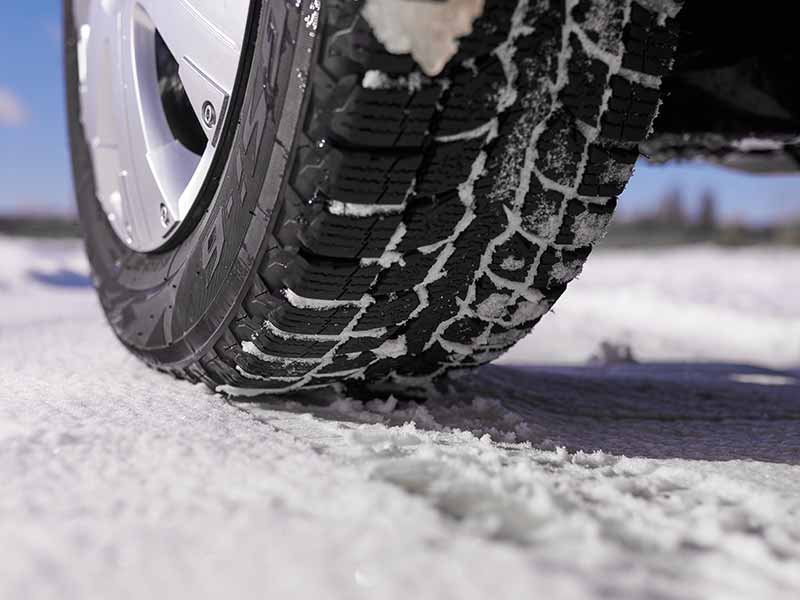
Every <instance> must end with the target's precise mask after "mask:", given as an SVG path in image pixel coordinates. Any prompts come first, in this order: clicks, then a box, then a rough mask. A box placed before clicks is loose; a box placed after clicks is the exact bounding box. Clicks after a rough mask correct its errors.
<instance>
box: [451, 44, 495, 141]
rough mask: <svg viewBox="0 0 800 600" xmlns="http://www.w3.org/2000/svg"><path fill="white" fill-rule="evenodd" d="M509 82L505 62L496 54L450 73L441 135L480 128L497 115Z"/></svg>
mask: <svg viewBox="0 0 800 600" xmlns="http://www.w3.org/2000/svg"><path fill="white" fill-rule="evenodd" d="M505 85H506V79H505V72H504V71H503V65H502V64H501V63H500V61H499V60H498V59H497V57H495V56H489V57H486V58H482V59H481V60H479V61H475V64H474V66H461V67H459V68H457V69H454V70H453V71H451V73H450V87H449V88H448V89H447V91H446V92H445V94H444V96H443V98H442V101H441V104H442V110H441V112H440V115H439V117H438V120H437V123H436V135H437V136H452V135H457V134H460V133H464V132H467V131H470V130H472V129H476V128H477V127H480V126H482V125H484V124H485V123H487V122H489V121H491V120H492V119H494V118H495V117H496V116H497V98H498V95H499V94H500V92H501V90H502V88H503V87H504V86H505Z"/></svg>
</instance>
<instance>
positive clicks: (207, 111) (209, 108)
mask: <svg viewBox="0 0 800 600" xmlns="http://www.w3.org/2000/svg"><path fill="white" fill-rule="evenodd" d="M203 123H205V124H206V127H208V128H209V129H211V128H212V127H214V125H216V124H217V111H216V109H215V108H214V105H213V104H211V102H209V101H207V100H206V102H205V103H204V104H203Z"/></svg>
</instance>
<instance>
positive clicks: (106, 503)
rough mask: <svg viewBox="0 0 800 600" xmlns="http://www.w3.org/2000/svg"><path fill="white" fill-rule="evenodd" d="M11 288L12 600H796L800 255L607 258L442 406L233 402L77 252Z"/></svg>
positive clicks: (1, 425) (5, 447)
mask: <svg viewBox="0 0 800 600" xmlns="http://www.w3.org/2000/svg"><path fill="white" fill-rule="evenodd" d="M0 264H2V269H1V270H0V356H2V358H1V359H0V386H2V387H1V388H0V389H1V390H2V391H0V395H1V396H2V402H0V481H1V482H2V488H0V489H1V490H2V491H1V492H0V598H3V599H4V600H16V599H20V600H22V599H24V600H36V599H38V598H59V599H73V598H74V599H82V600H83V599H92V598H98V599H101V598H102V599H103V600H106V599H108V598H114V599H125V598H132V599H133V598H136V599H140V598H177V599H180V598H314V599H317V598H325V599H328V598H347V599H350V598H370V599H373V598H380V599H384V598H389V599H393V598H398V599H400V598H403V599H406V598H414V599H417V598H423V599H424V598H437V599H440V598H455V599H458V600H462V599H470V598H475V599H478V598H481V599H484V598H487V597H490V598H515V599H518V598H528V597H532V596H533V594H536V596H537V597H542V598H575V599H582V598H596V597H609V598H615V599H616V598H642V599H644V598H647V599H649V598H667V599H668V598H697V599H702V600H708V599H714V598H726V599H728V598H743V599H745V598H746V599H748V600H751V599H752V598H770V599H773V598H775V599H781V598H787V599H789V598H792V599H794V598H797V597H798V594H800V466H798V465H799V464H800V427H798V422H800V371H798V370H797V367H798V366H800V329H798V324H800V302H799V301H798V300H797V299H798V298H800V287H799V286H800V280H799V279H798V277H797V274H798V273H800V253H798V252H797V251H790V250H779V249H763V250H762V249H759V250H753V249H747V250H736V251H733V250H720V249H714V248H710V247H697V248H691V249H689V248H686V249H673V250H659V251H642V250H634V249H626V250H619V251H610V250H608V251H599V252H596V253H595V255H594V256H592V258H591V259H590V260H589V263H588V265H587V267H586V270H585V272H584V274H583V275H582V277H581V279H580V280H579V281H578V282H577V283H576V284H575V285H573V286H571V288H570V290H569V291H568V293H567V295H566V296H565V297H564V298H563V299H562V301H561V302H560V303H559V304H558V305H557V306H556V310H555V314H550V315H547V316H545V318H544V320H543V322H542V324H541V326H540V328H539V329H538V331H537V332H535V333H534V334H532V335H531V336H530V337H528V338H526V339H525V340H523V341H522V342H520V344H519V345H518V346H517V347H516V348H515V349H514V350H513V351H512V352H511V353H510V354H509V355H508V356H507V357H506V358H504V359H503V360H502V361H501V363H503V364H500V365H494V366H490V367H487V368H485V369H483V370H482V371H481V372H480V373H479V374H478V375H476V376H475V377H472V378H467V379H462V380H459V381H457V382H455V383H454V384H453V387H452V389H451V390H450V391H448V392H447V393H445V394H444V395H443V396H442V397H439V398H432V399H430V400H429V401H428V402H427V403H424V404H413V403H412V404H404V403H399V402H397V401H396V400H395V399H393V398H389V399H384V400H378V399H376V400H373V401H369V402H358V401H355V400H352V399H348V398H345V397H342V396H337V395H336V394H334V393H333V392H316V393H315V394H306V395H304V396H295V397H291V398H283V399H278V398H273V399H271V400H269V401H267V402H264V403H231V402H228V401H226V400H225V399H224V398H222V397H220V396H217V395H214V394H212V393H210V392H209V391H208V390H206V389H205V388H203V387H202V386H193V385H190V384H187V383H181V382H177V381H173V380H172V379H170V378H168V377H166V376H162V375H160V374H157V373H155V372H153V371H150V370H148V369H147V368H146V367H144V366H142V365H141V364H140V363H139V362H138V361H137V360H135V359H134V358H132V357H131V356H129V355H128V354H127V353H126V352H125V351H124V350H123V349H122V348H121V347H120V346H119V344H118V343H117V342H116V340H115V339H114V337H113V335H112V333H111V331H110V330H109V328H108V327H107V325H106V324H105V322H104V319H103V317H102V315H101V312H100V310H99V308H98V305H97V303H96V301H95V299H94V296H93V291H92V290H91V282H90V278H89V277H88V276H87V273H88V270H87V267H86V263H85V260H84V259H83V258H82V254H81V252H80V249H79V247H78V246H77V245H76V244H74V243H71V242H41V241H39V242H34V241H26V240H16V241H10V240H6V239H2V238H0ZM590 359H591V360H592V362H593V364H592V365H591V366H590V365H588V364H587V363H588V361H590ZM637 360H638V361H639V362H638V363H637V362H635V361H637ZM675 361H681V362H675Z"/></svg>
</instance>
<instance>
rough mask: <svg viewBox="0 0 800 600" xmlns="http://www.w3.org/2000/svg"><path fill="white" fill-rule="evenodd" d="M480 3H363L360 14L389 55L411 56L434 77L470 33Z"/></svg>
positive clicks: (456, 0) (407, 0)
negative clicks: (461, 40)
mask: <svg viewBox="0 0 800 600" xmlns="http://www.w3.org/2000/svg"><path fill="white" fill-rule="evenodd" d="M481 13H483V0H438V1H435V2H428V1H426V0H367V2H366V4H365V6H364V9H363V15H364V18H365V19H366V20H367V22H368V23H369V24H370V26H371V27H372V30H373V31H374V32H375V37H377V38H378V39H379V40H380V41H381V43H383V45H384V46H385V47H386V49H387V50H388V51H389V52H393V53H395V54H411V56H413V57H414V60H416V61H417V63H418V64H419V66H420V67H422V70H423V71H425V73H426V74H427V75H430V76H433V75H438V74H439V73H440V72H441V71H442V69H444V67H445V65H446V64H447V61H449V60H450V59H451V58H452V57H453V56H455V54H456V52H458V38H460V37H463V36H465V35H468V34H469V33H470V32H471V31H472V22H473V21H474V20H475V19H476V18H478V17H479V16H480V15H481Z"/></svg>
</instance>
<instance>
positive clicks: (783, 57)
mask: <svg viewBox="0 0 800 600" xmlns="http://www.w3.org/2000/svg"><path fill="white" fill-rule="evenodd" d="M798 13H800V11H798V10H797V9H796V8H795V7H794V3H792V2H776V1H773V2H770V1H766V2H763V3H761V4H760V5H759V6H755V5H752V4H750V3H743V2H742V3H739V2H732V3H720V2H712V1H708V0H706V1H703V0H700V1H698V0H694V1H691V2H686V4H685V6H684V8H683V10H682V11H681V13H680V16H679V21H680V25H681V33H680V43H679V45H678V55H677V58H676V61H675V66H674V70H673V73H672V75H671V76H670V77H668V78H666V79H665V82H664V87H665V90H666V95H665V98H664V104H663V105H662V107H661V110H660V112H659V116H658V119H657V120H656V123H655V132H654V135H653V136H652V138H651V139H650V140H648V141H647V142H646V143H644V144H643V145H642V152H643V153H644V154H645V155H646V156H647V157H649V158H650V159H651V160H653V161H656V162H660V161H666V160H670V159H674V158H697V157H702V158H706V159H711V160H714V161H716V162H720V163H722V164H724V165H727V166H731V167H736V168H741V169H746V170H748V171H790V172H791V171H800V44H798V39H797V38H798V37H799V36H800V33H798V29H797V17H798V16H800V15H799V14H798Z"/></svg>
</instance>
